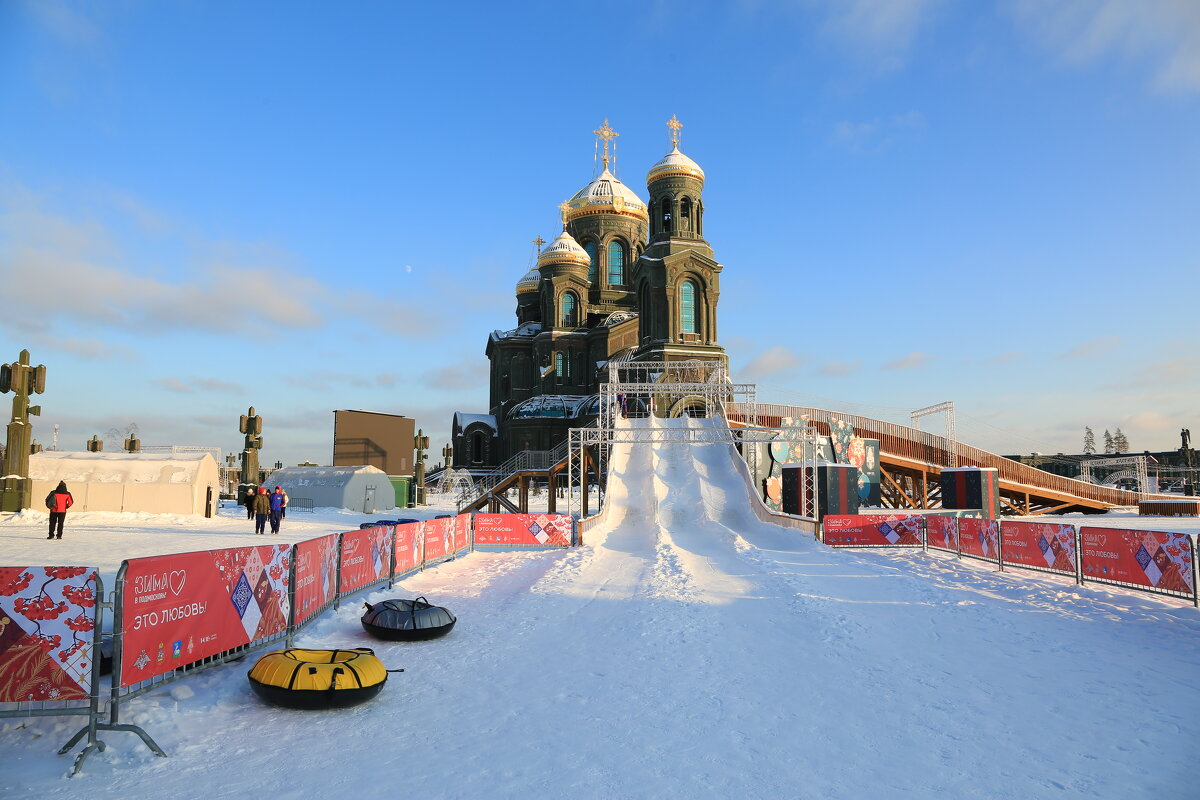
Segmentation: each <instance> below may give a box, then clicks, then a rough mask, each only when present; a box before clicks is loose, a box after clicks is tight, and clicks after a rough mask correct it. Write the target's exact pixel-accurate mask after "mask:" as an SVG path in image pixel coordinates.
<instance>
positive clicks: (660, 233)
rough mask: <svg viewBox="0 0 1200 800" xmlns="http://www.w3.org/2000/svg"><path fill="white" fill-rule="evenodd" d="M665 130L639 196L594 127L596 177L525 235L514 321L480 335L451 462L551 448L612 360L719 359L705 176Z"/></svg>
mask: <svg viewBox="0 0 1200 800" xmlns="http://www.w3.org/2000/svg"><path fill="white" fill-rule="evenodd" d="M667 127H668V129H669V131H670V142H671V150H670V152H668V153H667V154H666V155H665V156H664V157H663V158H662V159H660V160H659V161H658V163H656V164H654V166H652V167H651V168H650V170H649V172H648V173H647V174H646V189H647V193H648V196H649V197H648V200H643V199H642V198H641V197H640V196H638V194H637V192H635V191H633V190H632V189H630V188H629V187H628V186H626V185H625V184H624V183H622V182H621V181H620V180H618V179H617V177H616V176H615V175H614V174H613V173H612V172H611V171H610V169H609V166H610V159H611V156H610V154H609V145H610V143H611V142H612V141H613V140H614V139H615V138H616V137H617V136H619V134H618V133H617V132H616V131H614V130H613V129H612V128H611V127H610V126H609V124H608V120H605V121H604V124H603V125H602V126H601V127H600V128H599V129H597V130H596V131H594V133H595V134H596V136H597V141H598V144H599V142H603V147H604V151H603V155H602V156H601V159H600V161H601V163H600V165H598V169H599V174H598V175H595V174H593V178H592V180H591V181H590V182H588V183H587V184H586V185H585V186H584V187H583V188H582V189H580V190H579V191H577V192H575V194H574V195H572V196H571V199H570V200H568V201H567V202H565V203H563V204H562V205H560V206H559V211H560V212H561V214H562V232H561V233H560V234H559V235H558V236H557V237H556V238H555V239H554V240H553V241H551V242H550V243H548V244H547V243H545V241H544V240H542V239H541V237H538V238H537V239H535V240H534V244H535V245H537V246H539V247H541V249H540V250H539V252H538V256H537V265H536V267H535V268H534V269H531V270H530V271H529V272H528V273H527V274H525V275H524V276H523V277H521V279H520V280H518V281H517V285H516V295H517V308H516V313H517V319H516V326H515V327H513V328H511V329H509V330H497V331H493V332H492V333H491V335H490V336H489V337H488V341H487V350H486V352H487V357H488V361H489V365H490V391H489V409H488V413H486V414H482V413H476V414H469V413H464V412H458V413H456V414H455V415H454V420H453V423H452V426H453V427H452V435H453V442H454V466H455V467H462V468H466V469H471V468H482V467H491V466H497V465H499V464H501V463H503V462H504V461H505V460H506V459H508V458H510V457H512V456H513V455H515V454H516V453H518V452H520V451H522V450H534V451H538V450H552V449H553V448H554V447H555V446H556V445H558V444H560V443H561V442H562V441H564V440H565V439H566V438H567V436H568V433H567V432H568V431H569V430H570V429H571V428H578V427H583V426H585V425H587V424H589V423H590V422H591V421H592V420H594V419H595V417H596V415H597V413H598V411H599V394H598V392H599V390H600V389H599V385H600V381H601V380H603V375H604V368H605V366H606V365H607V364H608V363H609V362H610V361H630V360H651V361H683V360H696V359H705V360H714V359H719V360H722V361H724V360H726V356H725V351H724V349H723V348H722V347H721V346H720V345H719V344H717V299H718V296H719V294H720V276H721V269H722V266H721V264H719V263H718V262H717V261H716V260H715V259H714V258H713V251H712V247H711V246H710V245H709V243H708V242H707V241H706V240H705V238H704V198H703V190H704V170H703V169H701V168H700V165H699V164H697V163H696V162H695V161H693V160H692V159H691V158H689V157H688V156H686V155H684V154H683V152H681V151H680V148H679V142H680V137H679V132H680V129H681V128H682V127H683V126H682V124H681V123H680V122H679V121H678V120H677V119H676V118H675V117H672V118H671V120H670V121H669V122H668V123H667ZM597 149H599V147H598V148H597ZM613 150H614V152H615V147H614V148H613ZM542 245H545V246H544V247H542ZM682 411H686V409H671V410H670V413H681V412H682Z"/></svg>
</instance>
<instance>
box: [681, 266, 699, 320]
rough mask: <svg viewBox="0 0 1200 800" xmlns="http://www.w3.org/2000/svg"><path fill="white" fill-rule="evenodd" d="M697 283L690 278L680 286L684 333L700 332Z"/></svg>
mask: <svg viewBox="0 0 1200 800" xmlns="http://www.w3.org/2000/svg"><path fill="white" fill-rule="evenodd" d="M698 311H699V309H698V308H697V307H696V283H695V281H693V280H691V279H688V280H686V281H684V282H683V285H682V286H680V287H679V324H680V330H681V332H683V333H699V332H700V325H699V324H698V322H697V319H696V314H697V312H698Z"/></svg>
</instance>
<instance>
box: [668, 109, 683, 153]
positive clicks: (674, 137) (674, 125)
mask: <svg viewBox="0 0 1200 800" xmlns="http://www.w3.org/2000/svg"><path fill="white" fill-rule="evenodd" d="M667 127H668V128H670V129H671V146H672V147H679V129H680V128H682V127H683V123H682V122H680V121H679V119H678V118H677V117H676V116H675V115H674V114H672V115H671V119H670V120H668V121H667Z"/></svg>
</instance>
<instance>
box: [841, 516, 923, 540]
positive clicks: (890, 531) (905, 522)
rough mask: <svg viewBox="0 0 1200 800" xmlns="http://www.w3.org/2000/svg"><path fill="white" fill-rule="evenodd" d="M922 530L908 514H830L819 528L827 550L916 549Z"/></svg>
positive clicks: (919, 522) (920, 521)
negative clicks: (836, 548) (828, 547)
mask: <svg viewBox="0 0 1200 800" xmlns="http://www.w3.org/2000/svg"><path fill="white" fill-rule="evenodd" d="M923 531H924V522H923V518H922V517H920V516H911V515H890V516H885V517H881V516H869V515H865V514H841V515H830V516H827V517H825V520H824V526H823V534H824V542H825V544H827V545H829V546H830V547H920V546H921V543H922V541H923V538H924V537H923Z"/></svg>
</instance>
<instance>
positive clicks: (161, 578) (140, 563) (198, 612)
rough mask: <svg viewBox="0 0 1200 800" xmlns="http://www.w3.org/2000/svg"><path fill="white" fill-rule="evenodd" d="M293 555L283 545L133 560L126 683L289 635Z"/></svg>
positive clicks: (126, 597)
mask: <svg viewBox="0 0 1200 800" xmlns="http://www.w3.org/2000/svg"><path fill="white" fill-rule="evenodd" d="M291 553H292V548H291V547H290V546H289V545H285V544H280V545H265V546H262V547H231V548H227V549H224V550H204V551H201V552H198V553H176V554H174V555H169V556H152V557H150V558H134V559H130V560H128V561H126V562H125V567H124V570H123V571H124V580H123V582H121V581H118V584H117V588H118V591H120V592H121V608H122V610H123V614H122V620H121V622H122V625H121V635H122V648H121V653H122V657H121V664H120V672H121V680H120V685H121V686H132V685H133V684H136V683H141V682H142V681H145V680H148V679H150V678H153V677H155V676H157V675H162V674H163V673H165V672H170V671H171V670H174V669H178V668H179V667H182V666H185V665H187V664H191V663H194V662H196V661H199V660H201V659H204V658H207V657H209V656H214V655H217V654H218V653H222V652H224V651H226V650H233V649H235V648H239V647H243V646H245V645H247V644H250V643H251V642H253V641H255V640H258V639H265V638H268V637H271V636H274V635H276V634H279V633H283V632H284V631H285V630H286V629H287V626H288V608H289V605H288V594H289V593H288V581H289V573H290V569H291Z"/></svg>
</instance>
